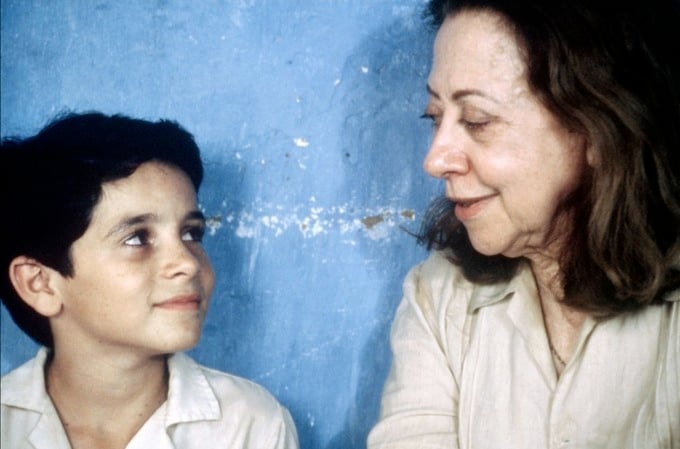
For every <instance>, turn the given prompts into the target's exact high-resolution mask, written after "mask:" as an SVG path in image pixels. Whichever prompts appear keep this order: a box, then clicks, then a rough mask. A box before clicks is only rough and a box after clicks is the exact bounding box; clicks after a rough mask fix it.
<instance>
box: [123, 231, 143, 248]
mask: <svg viewBox="0 0 680 449" xmlns="http://www.w3.org/2000/svg"><path fill="white" fill-rule="evenodd" d="M147 243H149V233H148V232H147V231H144V230H142V231H137V232H135V233H134V234H132V235H130V236H129V237H128V238H126V239H125V240H124V241H123V244H125V245H127V246H144V245H146V244H147Z"/></svg>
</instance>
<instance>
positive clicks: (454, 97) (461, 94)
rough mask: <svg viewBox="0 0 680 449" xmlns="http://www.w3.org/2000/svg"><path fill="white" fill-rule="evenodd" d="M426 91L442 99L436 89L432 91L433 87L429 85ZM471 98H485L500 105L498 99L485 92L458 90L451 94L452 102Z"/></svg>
mask: <svg viewBox="0 0 680 449" xmlns="http://www.w3.org/2000/svg"><path fill="white" fill-rule="evenodd" d="M426 89H427V93H428V94H430V95H432V96H433V97H434V98H436V99H440V98H441V96H440V95H439V94H438V93H437V92H435V91H434V89H432V87H431V86H430V85H429V84H427V86H426ZM469 96H476V97H482V98H485V99H487V100H489V101H492V102H494V103H500V102H499V101H498V100H497V99H495V98H494V97H492V96H490V95H488V94H486V93H485V92H482V91H481V90H479V89H460V90H457V91H455V92H453V93H452V94H451V100H452V101H458V100H460V99H461V98H465V97H469Z"/></svg>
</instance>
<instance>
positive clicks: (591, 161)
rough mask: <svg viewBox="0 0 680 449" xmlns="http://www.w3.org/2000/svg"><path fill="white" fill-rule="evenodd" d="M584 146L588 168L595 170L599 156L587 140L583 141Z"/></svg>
mask: <svg viewBox="0 0 680 449" xmlns="http://www.w3.org/2000/svg"><path fill="white" fill-rule="evenodd" d="M584 145H585V147H586V162H587V163H588V166H589V167H590V168H596V167H597V166H598V165H600V155H599V154H598V152H597V150H596V149H595V145H593V143H592V142H591V141H590V140H589V139H586V140H585V144H584Z"/></svg>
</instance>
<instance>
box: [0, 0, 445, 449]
mask: <svg viewBox="0 0 680 449" xmlns="http://www.w3.org/2000/svg"><path fill="white" fill-rule="evenodd" d="M0 5H1V15H2V23H1V33H2V34H1V58H0V62H1V78H0V83H1V84H0V88H1V113H2V116H1V121H0V131H1V134H2V135H3V136H8V135H19V136H24V135H27V134H31V133H34V132H36V131H37V130H38V129H39V128H40V127H41V126H42V125H44V124H45V123H46V122H47V121H48V120H49V119H50V118H51V117H53V116H54V115H55V114H57V113H59V112H62V111H65V110H75V111H85V110H90V109H96V110H101V111H104V112H107V113H114V112H124V113H126V114H129V115H133V116H138V117H143V118H149V119H156V118H160V117H167V118H173V119H176V120H178V121H179V122H180V123H182V124H183V125H184V126H185V127H186V128H187V129H189V130H190V131H191V132H192V133H194V135H195V137H196V139H197V141H198V143H199V146H200V147H201V148H202V150H203V155H204V159H205V163H206V171H207V173H206V176H207V177H206V181H205V184H204V186H203V188H202V191H201V194H200V202H201V207H202V208H203V209H204V210H205V213H206V215H207V216H208V217H209V228H210V229H209V231H210V232H209V235H208V236H207V238H206V240H205V245H206V247H207V249H208V252H209V254H210V255H211V257H212V260H213V262H214V265H215V268H216V272H217V276H218V282H217V286H216V289H215V294H214V297H213V303H212V305H211V310H210V313H209V317H208V320H207V322H206V325H205V330H204V335H203V338H202V340H201V342H200V344H199V345H198V347H197V348H196V349H194V350H193V351H192V352H191V354H192V355H193V356H194V357H195V358H196V359H198V360H199V361H200V362H201V363H203V364H206V365H209V366H212V367H215V368H218V369H222V370H225V371H229V372H232V373H235V374H238V375H241V376H244V377H247V378H250V379H253V380H255V381H257V382H259V383H261V384H263V385H265V386H266V387H267V388H268V389H269V390H270V391H271V392H272V393H273V394H274V395H276V396H277V397H278V399H279V400H280V401H281V402H282V403H283V404H284V405H285V406H287V407H288V408H289V409H290V411H291V413H292V414H293V417H294V419H295V422H296V424H297V426H298V431H299V434H300V441H301V444H302V447H303V448H328V449H330V448H338V449H340V448H342V449H348V448H361V447H364V444H365V438H366V434H367V432H368V430H369V428H370V426H371V425H372V424H373V423H374V422H375V419H376V417H377V413H378V408H379V398H380V391H381V388H382V384H383V382H384V379H385V376H386V373H387V370H388V367H389V361H390V352H389V346H388V333H389V326H390V323H391V320H392V317H393V314H394V310H395V308H396V305H397V304H398V302H399V300H400V296H401V283H402V279H403V277H404V275H405V273H406V272H407V270H408V269H409V267H410V266H412V265H413V264H414V263H416V262H417V261H419V260H422V259H423V258H424V257H425V252H424V250H423V249H422V248H420V247H417V246H416V244H415V240H414V239H413V238H412V237H411V236H409V235H408V234H407V232H406V231H405V230H404V229H406V230H417V228H418V225H419V221H420V219H421V216H422V212H423V210H424V208H425V206H426V204H427V203H428V202H429V201H430V199H431V198H433V197H434V196H435V195H436V194H437V193H438V192H439V187H438V185H437V183H436V182H435V181H433V180H430V179H428V178H427V177H426V175H425V174H424V173H423V172H422V169H421V161H422V158H423V156H424V155H425V151H426V150H427V145H428V140H429V126H428V124H427V123H425V122H424V121H422V120H419V118H418V117H419V115H420V114H421V112H422V110H423V108H424V104H425V99H426V95H425V88H424V87H425V82H426V77H427V72H428V68H429V62H430V57H431V50H430V45H431V39H432V34H431V32H430V31H429V30H428V27H427V25H426V24H425V23H424V20H423V19H422V16H421V10H422V8H423V6H424V1H423V0H202V1H188V0H186V1H168V0H156V1H137V0H115V1H113V0H71V1H68V0H42V1H39V0H33V1H28V0H2V1H1V3H0ZM19 218H20V217H19ZM45 227H46V229H48V228H49V223H46V224H45ZM5 237H6V236H3V238H5ZM0 325H1V326H0V327H1V331H2V335H1V337H2V340H1V342H2V344H1V346H0V348H1V352H0V354H1V356H2V357H1V362H2V365H1V367H0V368H1V371H2V373H3V374H4V373H6V372H7V371H9V370H10V369H12V368H14V367H16V366H17V365H18V364H20V363H21V362H23V361H24V360H26V359H27V358H29V357H30V356H32V354H33V353H34V351H35V349H36V347H35V346H34V345H33V343H32V342H31V341H30V340H28V338H27V337H25V336H23V334H22V333H21V332H20V331H19V330H18V329H17V328H16V327H15V326H14V323H12V321H11V319H10V318H9V316H8V314H7V312H6V310H5V309H4V308H3V309H2V316H1V322H0Z"/></svg>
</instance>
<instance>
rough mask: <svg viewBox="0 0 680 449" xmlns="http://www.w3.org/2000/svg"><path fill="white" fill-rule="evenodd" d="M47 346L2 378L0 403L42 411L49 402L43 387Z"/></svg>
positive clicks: (47, 353)
mask: <svg viewBox="0 0 680 449" xmlns="http://www.w3.org/2000/svg"><path fill="white" fill-rule="evenodd" d="M48 355H49V350H48V349H47V348H44V347H43V348H40V349H39V350H38V353H37V354H36V356H35V357H34V358H33V359H31V360H29V361H28V362H26V363H24V364H23V365H21V366H20V367H19V368H17V369H16V370H14V371H12V372H11V373H9V374H8V375H7V376H4V377H3V379H2V403H3V404H6V405H9V406H12V407H18V408H22V409H25V410H30V411H34V412H38V413H44V412H45V411H46V410H47V408H48V407H49V406H51V402H50V400H49V396H48V395H47V390H46V389H45V362H46V361H47V357H48Z"/></svg>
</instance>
